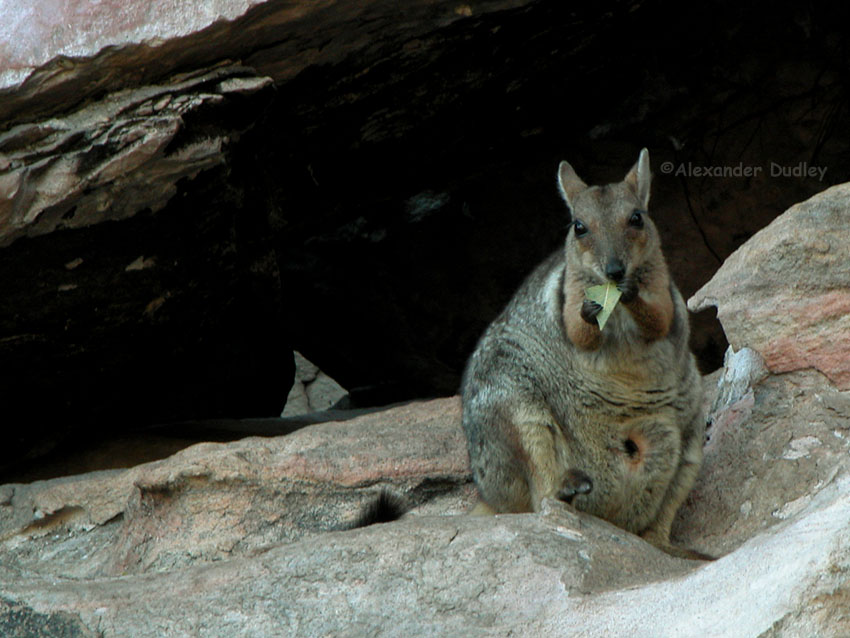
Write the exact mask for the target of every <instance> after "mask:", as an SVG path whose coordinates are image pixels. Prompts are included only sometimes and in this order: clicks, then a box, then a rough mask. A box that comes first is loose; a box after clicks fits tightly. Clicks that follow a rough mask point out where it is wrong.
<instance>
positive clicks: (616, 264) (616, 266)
mask: <svg viewBox="0 0 850 638" xmlns="http://www.w3.org/2000/svg"><path fill="white" fill-rule="evenodd" d="M605 276H606V277H608V279H610V280H611V281H617V282H620V281H622V280H623V277H625V276H626V267H625V266H624V265H623V262H622V261H620V260H619V259H617V258H616V257H614V258H613V259H611V260H610V261H609V262H608V265H607V266H605Z"/></svg>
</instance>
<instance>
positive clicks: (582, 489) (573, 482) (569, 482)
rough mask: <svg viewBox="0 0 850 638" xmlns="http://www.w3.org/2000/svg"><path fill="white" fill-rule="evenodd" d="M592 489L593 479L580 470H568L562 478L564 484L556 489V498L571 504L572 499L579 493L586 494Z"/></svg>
mask: <svg viewBox="0 0 850 638" xmlns="http://www.w3.org/2000/svg"><path fill="white" fill-rule="evenodd" d="M592 489H593V481H591V480H590V477H589V476H588V475H587V474H585V473H584V472H582V471H581V470H570V471H568V472H567V477H566V478H565V479H564V484H563V485H562V486H561V489H560V490H558V493H557V495H556V496H557V497H558V500H560V501H564V502H565V503H570V504H572V502H573V499H574V498H575V497H576V496H578V495H579V494H587V493H589V492H590V490H592Z"/></svg>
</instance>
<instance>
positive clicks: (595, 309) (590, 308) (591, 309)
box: [581, 299, 602, 325]
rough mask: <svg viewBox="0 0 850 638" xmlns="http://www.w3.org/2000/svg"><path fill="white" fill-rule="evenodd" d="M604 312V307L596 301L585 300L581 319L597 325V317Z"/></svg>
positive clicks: (582, 305)
mask: <svg viewBox="0 0 850 638" xmlns="http://www.w3.org/2000/svg"><path fill="white" fill-rule="evenodd" d="M600 312H602V306H600V305H599V304H598V303H596V302H595V301H591V300H590V299H585V300H584V301H583V302H582V304H581V318H582V319H584V320H585V321H586V322H587V323H590V324H593V325H596V315H598V314H599V313H600Z"/></svg>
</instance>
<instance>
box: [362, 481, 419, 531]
mask: <svg viewBox="0 0 850 638" xmlns="http://www.w3.org/2000/svg"><path fill="white" fill-rule="evenodd" d="M409 509H410V506H409V505H408V504H407V503H406V502H405V501H404V499H403V498H401V497H400V496H396V495H395V494H392V493H390V492H389V491H387V490H381V491H380V493H379V494H378V496H377V497H376V498H375V499H374V500H373V501H372V502H371V503H369V504H368V505H367V506H366V507H364V508H363V511H361V512H360V515H359V516H358V517H357V520H356V521H355V522H354V524H353V525H352V526H351V528H352V529H356V528H358V527H366V526H367V525H373V524H375V523H389V522H391V521H395V520H398V519H400V518H401V517H402V516H404V514H406V513H407V511H408V510H409Z"/></svg>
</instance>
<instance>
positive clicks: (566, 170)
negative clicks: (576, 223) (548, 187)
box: [558, 162, 587, 215]
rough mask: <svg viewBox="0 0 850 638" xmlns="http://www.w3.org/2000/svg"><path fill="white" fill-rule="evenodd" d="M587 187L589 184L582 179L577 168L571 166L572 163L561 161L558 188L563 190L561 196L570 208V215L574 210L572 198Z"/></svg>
mask: <svg viewBox="0 0 850 638" xmlns="http://www.w3.org/2000/svg"><path fill="white" fill-rule="evenodd" d="M586 188H587V184H585V183H584V182H583V181H581V178H580V177H579V176H578V175H576V172H575V169H573V167H572V166H570V163H569V162H561V163H560V165H559V166H558V190H560V191H561V197H563V198H564V201H565V202H566V203H567V206H568V207H569V209H570V215H572V212H573V204H572V200H573V199H575V196H576V195H578V194H579V193H580V192H581V191H583V190H585V189H586Z"/></svg>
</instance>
